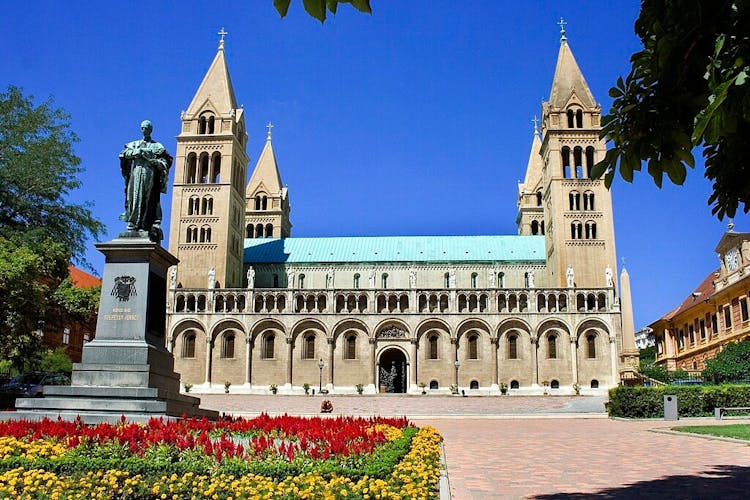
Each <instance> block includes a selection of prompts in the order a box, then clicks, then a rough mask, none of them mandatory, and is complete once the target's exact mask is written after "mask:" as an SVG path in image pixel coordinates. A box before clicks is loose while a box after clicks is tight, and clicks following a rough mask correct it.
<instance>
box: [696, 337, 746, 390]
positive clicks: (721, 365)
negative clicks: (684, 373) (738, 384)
mask: <svg viewBox="0 0 750 500" xmlns="http://www.w3.org/2000/svg"><path fill="white" fill-rule="evenodd" d="M703 380H706V381H709V382H713V383H714V384H720V383H722V382H734V381H738V380H750V342H733V343H731V344H727V345H726V346H725V347H724V349H723V350H722V351H721V352H720V353H719V354H717V355H716V357H715V358H714V359H710V360H708V362H707V363H706V369H705V370H703Z"/></svg>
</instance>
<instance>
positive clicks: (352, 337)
mask: <svg viewBox="0 0 750 500" xmlns="http://www.w3.org/2000/svg"><path fill="white" fill-rule="evenodd" d="M344 359H357V335H356V334H354V333H352V334H349V335H347V336H346V351H345V352H344Z"/></svg>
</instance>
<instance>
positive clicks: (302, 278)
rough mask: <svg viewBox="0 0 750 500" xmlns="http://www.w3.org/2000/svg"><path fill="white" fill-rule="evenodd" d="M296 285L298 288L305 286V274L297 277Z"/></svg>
mask: <svg viewBox="0 0 750 500" xmlns="http://www.w3.org/2000/svg"><path fill="white" fill-rule="evenodd" d="M297 286H298V287H299V288H305V275H304V274H300V275H299V278H297Z"/></svg>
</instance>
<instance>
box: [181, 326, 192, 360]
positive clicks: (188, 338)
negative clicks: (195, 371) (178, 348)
mask: <svg viewBox="0 0 750 500" xmlns="http://www.w3.org/2000/svg"><path fill="white" fill-rule="evenodd" d="M182 357H183V358H194V357H195V333H193V332H190V333H186V334H185V337H184V340H183V341H182Z"/></svg>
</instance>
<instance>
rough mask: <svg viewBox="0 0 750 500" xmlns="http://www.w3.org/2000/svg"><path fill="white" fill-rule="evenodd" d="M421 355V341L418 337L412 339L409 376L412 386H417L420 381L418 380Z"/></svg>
mask: <svg viewBox="0 0 750 500" xmlns="http://www.w3.org/2000/svg"><path fill="white" fill-rule="evenodd" d="M418 355H419V341H418V340H417V339H411V377H409V378H410V379H411V380H410V383H411V386H412V387H416V386H417V384H418V383H419V380H417V365H418V363H417V356H418Z"/></svg>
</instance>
